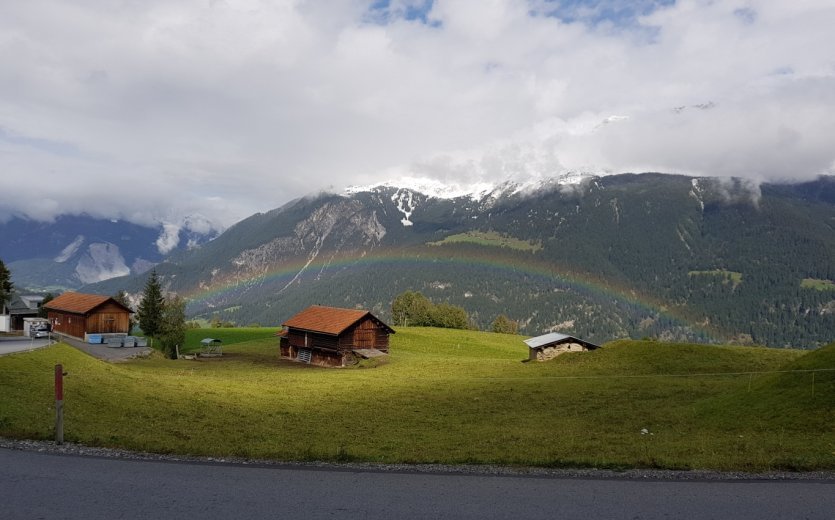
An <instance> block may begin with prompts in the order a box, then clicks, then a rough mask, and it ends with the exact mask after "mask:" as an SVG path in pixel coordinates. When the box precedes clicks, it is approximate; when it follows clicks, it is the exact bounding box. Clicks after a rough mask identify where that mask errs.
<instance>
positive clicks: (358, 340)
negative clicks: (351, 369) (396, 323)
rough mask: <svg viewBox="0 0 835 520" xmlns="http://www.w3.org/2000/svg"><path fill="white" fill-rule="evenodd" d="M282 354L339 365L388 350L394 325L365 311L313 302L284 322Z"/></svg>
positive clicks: (302, 359) (317, 363)
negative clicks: (314, 303)
mask: <svg viewBox="0 0 835 520" xmlns="http://www.w3.org/2000/svg"><path fill="white" fill-rule="evenodd" d="M283 326H284V327H286V328H285V330H284V331H282V332H281V333H280V336H281V340H280V350H281V357H284V358H288V359H294V360H296V361H300V362H303V363H310V364H314V365H321V366H328V367H339V366H347V365H351V364H353V363H355V362H356V361H357V360H358V358H360V357H364V358H370V357H377V356H381V355H385V354H388V352H389V334H394V329H392V328H391V327H389V326H388V325H386V324H385V323H383V322H382V321H381V320H379V319H378V318H377V317H376V316H374V315H373V314H371V313H370V312H368V311H364V310H358V309H340V308H336V307H323V306H319V305H314V306H312V307H308V308H307V309H305V310H303V311H301V312H300V313H298V314H296V315H295V316H293V317H292V318H290V319H289V320H287V321H286V322H284V323H283Z"/></svg>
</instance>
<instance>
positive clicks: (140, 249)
mask: <svg viewBox="0 0 835 520" xmlns="http://www.w3.org/2000/svg"><path fill="white" fill-rule="evenodd" d="M192 227H195V228H199V226H192ZM204 227H205V226H204ZM216 235H217V233H216V232H214V231H212V230H210V229H209V230H208V231H206V232H197V231H193V230H191V229H189V228H188V227H182V226H171V225H163V224H158V225H155V226H142V225H138V224H133V223H130V222H126V221H123V220H108V219H100V218H95V217H91V216H89V215H64V216H60V217H58V218H56V219H55V220H54V221H51V222H39V221H34V220H28V219H22V218H14V219H11V220H9V221H7V222H4V223H0V237H2V240H0V259H3V261H4V263H6V265H7V267H8V268H9V270H10V271H11V273H12V280H13V282H14V284H15V286H16V287H18V288H20V289H25V290H28V291H33V292H62V291H65V290H71V289H77V288H79V287H81V286H84V285H87V284H91V283H95V282H99V281H102V280H107V279H110V278H114V277H120V276H128V275H141V274H142V273H144V272H146V271H147V270H148V269H150V268H151V267H153V266H154V265H155V264H157V263H159V262H161V261H162V260H163V259H164V258H165V257H166V255H168V254H170V253H171V252H173V251H177V250H182V249H189V248H194V247H197V246H199V245H200V244H202V243H205V242H206V241H208V240H210V239H211V238H214V237H215V236H216Z"/></svg>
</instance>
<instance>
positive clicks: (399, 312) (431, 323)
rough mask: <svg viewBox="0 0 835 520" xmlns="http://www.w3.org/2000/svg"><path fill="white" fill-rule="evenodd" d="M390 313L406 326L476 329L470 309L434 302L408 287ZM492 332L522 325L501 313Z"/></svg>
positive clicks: (512, 331) (505, 331) (513, 331)
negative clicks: (469, 312) (408, 289)
mask: <svg viewBox="0 0 835 520" xmlns="http://www.w3.org/2000/svg"><path fill="white" fill-rule="evenodd" d="M391 316H392V319H393V320H394V322H395V324H398V325H401V326H404V327H407V326H412V327H439V328H445V329H472V330H477V329H478V327H477V326H476V324H475V322H474V321H473V320H472V319H471V318H470V315H469V314H468V313H467V311H466V310H465V309H464V308H463V307H460V306H458V305H452V304H450V303H445V302H444V303H432V302H431V301H430V300H429V298H427V297H426V296H424V295H423V294H422V293H420V292H418V291H405V292H403V293H401V294H399V295H398V296H397V297H395V298H394V301H392V303H391ZM491 330H492V331H493V332H498V333H502V334H517V333H518V331H519V325H518V323H517V322H516V321H513V320H511V319H510V318H508V317H507V316H505V315H504V314H500V315H499V316H497V317H496V319H495V320H494V321H493V324H492V326H491Z"/></svg>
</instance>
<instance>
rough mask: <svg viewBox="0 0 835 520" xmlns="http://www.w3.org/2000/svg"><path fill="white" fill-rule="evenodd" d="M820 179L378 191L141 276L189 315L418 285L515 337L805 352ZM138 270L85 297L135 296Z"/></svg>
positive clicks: (827, 262)
mask: <svg viewBox="0 0 835 520" xmlns="http://www.w3.org/2000/svg"><path fill="white" fill-rule="evenodd" d="M833 260H835V178H833V177H826V176H824V177H820V178H818V179H817V180H814V181H811V182H805V183H796V184H756V183H752V182H750V181H744V180H740V179H719V178H694V177H687V176H677V175H667V174H654V173H647V174H623V175H609V176H601V177H597V176H593V175H579V174H573V175H570V176H560V177H554V178H549V179H543V180H539V181H537V182H535V183H526V184H522V183H515V182H507V183H504V184H501V185H498V186H483V185H480V186H475V187H474V189H473V190H471V191H470V192H466V191H465V190H464V191H461V190H455V189H451V188H447V189H445V188H444V186H443V185H438V184H434V185H423V186H418V185H415V184H414V183H411V184H408V185H407V184H406V183H397V182H393V183H385V184H380V185H375V186H367V187H361V188H352V189H350V190H348V191H347V192H346V193H341V194H333V193H322V194H318V195H315V196H310V197H306V198H303V199H299V200H295V201H292V202H290V203H288V204H286V205H284V206H282V207H281V208H278V209H275V210H273V211H270V212H267V213H259V214H256V215H253V216H251V217H249V218H247V219H245V220H243V221H241V222H239V223H237V224H236V225H234V226H232V227H231V228H229V229H227V230H226V231H225V232H224V233H222V234H221V235H220V236H218V237H216V238H214V239H213V240H211V241H208V242H205V243H203V244H202V245H200V246H199V247H194V248H191V249H182V250H178V251H175V252H173V253H172V254H171V255H169V256H168V257H167V258H166V259H165V261H164V262H162V263H159V264H158V265H157V266H156V269H157V273H158V274H159V275H160V277H161V279H162V281H163V283H164V286H165V288H166V289H167V290H170V291H175V292H177V293H180V294H181V295H184V296H186V297H187V298H188V299H189V306H188V312H189V315H190V316H193V317H197V318H205V319H211V318H214V317H217V318H218V319H221V320H223V321H234V322H237V323H238V324H241V325H245V324H251V323H260V324H265V325H266V324H270V325H277V324H280V323H281V322H282V321H283V320H285V319H287V318H288V317H289V316H291V315H292V314H294V313H295V312H297V311H298V310H300V309H302V308H304V307H305V306H307V305H310V304H314V303H318V304H326V305H334V306H344V307H354V306H358V307H363V308H367V309H371V310H372V311H373V312H375V314H377V315H379V316H380V317H382V318H384V319H386V320H390V321H391V322H392V323H394V324H399V321H398V317H397V316H392V315H391V312H390V307H391V301H392V299H393V298H394V297H395V296H396V295H397V294H400V293H401V292H403V291H405V290H417V291H420V292H422V293H423V294H425V295H426V296H427V297H429V298H430V299H431V300H432V301H434V302H436V303H439V302H448V303H452V304H455V305H460V306H462V307H464V308H465V309H466V310H467V311H468V313H469V315H470V318H471V321H472V325H473V326H474V327H478V328H482V329H485V328H489V326H490V324H491V322H492V321H493V320H494V319H495V317H496V316H498V315H499V314H505V315H506V316H508V317H510V318H511V319H513V320H516V321H517V322H518V323H519V327H520V332H522V333H524V334H529V335H535V334H540V333H543V332H547V331H560V332H563V333H567V334H572V335H576V336H580V337H583V338H585V339H587V340H589V341H594V342H602V341H608V340H611V339H614V338H620V337H633V338H640V337H649V338H658V339H661V340H693V341H704V342H715V341H733V342H738V343H756V344H764V345H769V346H775V347H787V346H793V347H803V348H813V347H816V346H819V345H821V344H825V343H827V342H829V341H831V340H832V338H833V337H834V336H835V284H833V280H835V261H833ZM144 281H145V276H143V275H139V276H136V275H132V276H128V277H121V278H113V279H110V280H107V281H102V282H99V283H96V284H93V285H90V286H88V287H85V288H84V289H85V290H89V291H91V292H101V293H104V294H112V293H115V292H116V291H117V290H119V289H125V290H128V291H129V292H133V293H135V294H138V293H139V292H141V290H142V286H143V284H144Z"/></svg>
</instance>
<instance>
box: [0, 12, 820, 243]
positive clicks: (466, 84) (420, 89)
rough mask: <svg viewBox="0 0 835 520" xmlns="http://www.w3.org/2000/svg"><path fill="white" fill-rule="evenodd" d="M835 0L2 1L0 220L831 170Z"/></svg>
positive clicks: (232, 212)
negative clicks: (449, 189) (344, 195)
mask: <svg viewBox="0 0 835 520" xmlns="http://www.w3.org/2000/svg"><path fill="white" fill-rule="evenodd" d="M832 27H835V3H833V2H832V0H792V1H785V0H726V1H723V0H716V1H707V0H698V1H696V0H691V1H672V0H664V1H653V0H635V1H633V2H618V1H613V0H562V1H560V0H435V1H432V0H376V1H368V0H366V1H360V0H270V1H266V0H265V1H256V0H189V1H180V0H119V1H116V0H114V1H103V0H102V1H99V0H54V1H53V0H30V1H26V2H15V1H7V2H0V220H8V219H9V218H11V217H14V216H17V217H25V218H31V219H37V220H49V219H52V218H54V217H55V216H57V215H60V214H66V213H69V214H79V213H88V214H90V215H92V216H96V217H102V218H113V219H116V218H118V219H124V220H129V221H131V222H135V223H139V224H154V223H165V224H167V225H168V226H172V227H177V226H183V225H185V226H186V227H191V228H193V229H195V230H196V231H200V230H203V229H205V228H208V227H211V226H213V227H216V228H223V227H226V226H229V225H231V224H233V223H234V222H236V221H238V220H240V219H242V218H245V217H247V216H249V215H252V214H254V213H256V212H263V211H268V210H270V209H273V208H276V207H279V206H281V205H283V204H285V203H287V202H288V201H290V200H292V199H295V198H298V197H300V196H304V195H308V194H312V193H317V192H319V191H322V190H328V191H329V190H334V191H339V190H342V189H344V188H345V187H347V186H349V185H365V184H372V183H376V182H383V181H394V182H396V181H397V179H400V178H406V177H411V178H428V179H433V180H435V181H440V182H444V183H449V184H456V185H459V186H460V185H463V186H466V185H469V184H476V183H485V182H487V183H489V182H501V181H504V180H508V179H513V180H526V179H531V178H534V179H536V178H542V177H549V176H553V175H558V174H560V173H564V172H569V171H582V172H588V173H597V174H613V173H623V172H643V171H658V172H666V173H679V174H687V175H697V176H720V177H730V176H734V177H743V178H746V179H751V180H752V181H755V182H760V181H778V182H779V181H789V180H807V179H812V178H815V177H816V176H818V175H821V174H833V173H835V52H833V44H832V36H831V35H832Z"/></svg>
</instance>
